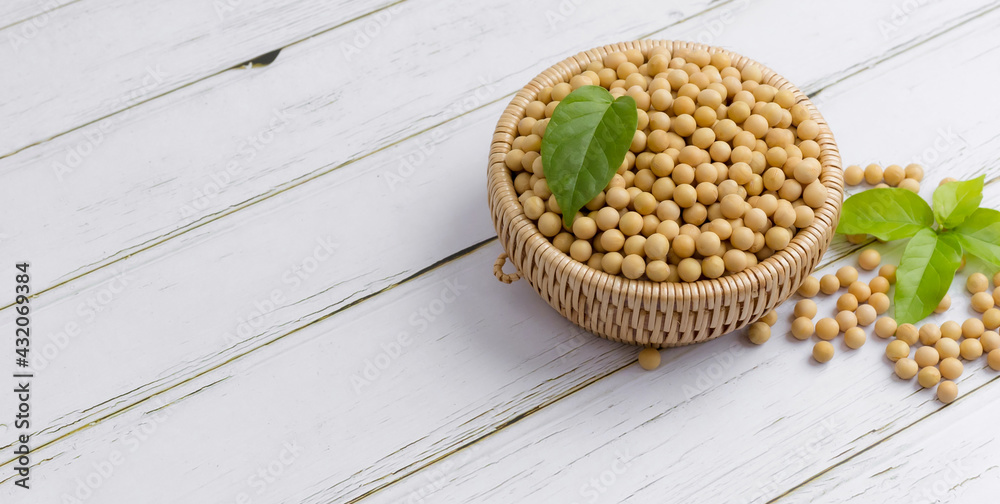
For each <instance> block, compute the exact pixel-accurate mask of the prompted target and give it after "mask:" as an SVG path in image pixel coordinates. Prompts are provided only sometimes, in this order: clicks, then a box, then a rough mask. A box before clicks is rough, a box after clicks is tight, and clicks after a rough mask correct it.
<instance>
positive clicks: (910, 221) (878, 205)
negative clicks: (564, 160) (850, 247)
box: [546, 172, 934, 241]
mask: <svg viewBox="0 0 1000 504" xmlns="http://www.w3.org/2000/svg"><path fill="white" fill-rule="evenodd" d="M546 173H547V172H546ZM933 224H934V211H933V210H931V207H930V206H928V205H927V202H926V201H924V199H923V198H921V197H920V196H918V195H917V194H915V193H913V192H911V191H908V190H906V189H899V188H894V187H885V188H877V189H869V190H867V191H862V192H860V193H857V194H855V195H854V196H851V197H850V198H847V200H846V201H844V205H843V208H842V210H841V215H840V224H839V225H838V226H837V232H838V233H843V234H870V235H874V236H875V237H877V238H878V239H880V240H884V241H892V240H898V239H900V238H909V237H911V236H913V235H914V234H916V233H917V232H918V231H921V230H923V229H930V227H931V226H932V225H933Z"/></svg>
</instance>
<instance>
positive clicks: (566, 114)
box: [542, 86, 639, 226]
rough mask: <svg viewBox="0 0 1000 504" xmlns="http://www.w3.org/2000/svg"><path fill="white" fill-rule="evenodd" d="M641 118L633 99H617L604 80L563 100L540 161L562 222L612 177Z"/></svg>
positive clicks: (547, 130) (569, 220)
mask: <svg viewBox="0 0 1000 504" xmlns="http://www.w3.org/2000/svg"><path fill="white" fill-rule="evenodd" d="M638 124H639V115H638V112H637V111H636V106H635V100H633V99H632V97H630V96H621V97H619V98H618V99H617V100H616V99H614V97H613V96H611V93H609V92H608V90H606V89H604V88H603V87H601V86H583V87H580V88H577V89H576V90H575V91H573V92H572V93H570V94H569V95H568V96H567V97H566V98H565V99H564V100H562V101H561V102H559V105H557V106H556V109H555V110H554V111H553V113H552V119H550V120H549V124H548V126H546V127H545V136H544V137H543V138H542V165H543V166H544V167H545V179H546V180H547V181H548V184H549V189H550V190H551V191H552V194H554V195H555V197H556V202H557V203H559V208H561V209H562V213H563V222H565V223H566V225H567V226H570V225H572V224H573V218H574V217H576V212H577V211H578V210H580V209H581V208H583V206H584V205H586V204H587V203H588V202H590V200H592V199H594V198H595V197H597V195H598V194H600V193H601V191H602V190H604V188H605V187H607V185H608V183H609V182H611V177H613V176H614V175H615V172H616V171H617V170H618V167H619V166H621V164H622V161H623V160H624V159H625V154H626V153H628V149H629V146H630V145H631V144H632V137H633V136H634V135H635V128H636V126H638Z"/></svg>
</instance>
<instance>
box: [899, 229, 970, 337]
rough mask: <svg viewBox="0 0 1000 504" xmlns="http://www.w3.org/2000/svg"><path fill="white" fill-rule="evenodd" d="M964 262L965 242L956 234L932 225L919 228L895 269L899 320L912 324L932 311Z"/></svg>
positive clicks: (901, 322) (902, 322) (946, 291)
mask: <svg viewBox="0 0 1000 504" xmlns="http://www.w3.org/2000/svg"><path fill="white" fill-rule="evenodd" d="M961 262H962V245H961V244H960V243H958V239H957V238H955V236H954V235H952V234H951V233H940V234H939V233H937V232H935V231H934V230H933V229H929V228H925V229H922V230H920V231H919V232H917V234H916V235H914V236H913V238H912V239H911V240H910V242H909V243H907V244H906V250H904V251H903V258H902V259H900V261H899V268H898V269H896V296H895V300H896V302H895V304H896V321H897V322H899V323H900V324H904V323H909V324H913V323H916V322H918V321H920V320H921V319H923V318H924V317H926V316H928V315H930V314H931V312H933V311H934V308H937V305H938V303H940V302H941V299H942V298H943V297H944V295H945V294H947V293H948V287H951V281H952V280H954V278H955V272H956V271H957V270H958V265H959V264H960V263H961Z"/></svg>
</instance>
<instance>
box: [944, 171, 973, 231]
mask: <svg viewBox="0 0 1000 504" xmlns="http://www.w3.org/2000/svg"><path fill="white" fill-rule="evenodd" d="M985 178H986V175H980V176H979V177H977V178H974V179H972V180H959V181H957V182H947V183H945V184H941V185H940V186H938V188H937V189H935V190H934V218H935V219H937V222H938V224H939V225H940V226H941V227H943V228H947V229H950V228H953V227H955V226H957V225H959V224H961V223H962V222H963V221H965V219H966V217H968V216H969V215H971V214H972V212H974V211H976V209H977V208H979V204H980V203H982V201H983V180H984V179H985Z"/></svg>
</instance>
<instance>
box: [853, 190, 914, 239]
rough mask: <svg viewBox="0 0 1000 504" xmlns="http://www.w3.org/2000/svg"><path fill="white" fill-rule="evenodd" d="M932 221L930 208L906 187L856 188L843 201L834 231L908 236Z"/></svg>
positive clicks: (881, 236) (882, 235)
mask: <svg viewBox="0 0 1000 504" xmlns="http://www.w3.org/2000/svg"><path fill="white" fill-rule="evenodd" d="M932 224H934V211H933V210H931V207H930V206H928V205H927V202H926V201H924V199H923V198H921V197H920V196H918V195H916V194H914V193H913V192H910V191H908V190H906V189H898V188H894V187H884V188H878V189H869V190H867V191H862V192H859V193H858V194H855V195H854V196H851V197H850V198H847V200H846V201H844V206H843V209H842V210H841V215H840V224H839V225H838V226H837V232H838V233H844V234H870V235H875V236H876V237H877V238H879V239H880V240H884V241H892V240H898V239H900V238H909V237H911V236H913V235H914V234H916V233H917V232H918V231H920V230H921V229H928V228H930V227H931V225H932Z"/></svg>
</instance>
